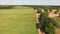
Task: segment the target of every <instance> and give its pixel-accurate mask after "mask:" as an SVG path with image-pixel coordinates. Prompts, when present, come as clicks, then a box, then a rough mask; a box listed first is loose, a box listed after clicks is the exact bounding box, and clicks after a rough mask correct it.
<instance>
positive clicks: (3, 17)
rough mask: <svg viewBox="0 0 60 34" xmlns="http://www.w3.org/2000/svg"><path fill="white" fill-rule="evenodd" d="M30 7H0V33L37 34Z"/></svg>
mask: <svg viewBox="0 0 60 34" xmlns="http://www.w3.org/2000/svg"><path fill="white" fill-rule="evenodd" d="M35 24H36V17H35V12H34V10H33V9H32V8H23V9H1V10H0V34H38V30H37V29H36V25H35Z"/></svg>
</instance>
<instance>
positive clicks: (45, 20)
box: [39, 12, 59, 34]
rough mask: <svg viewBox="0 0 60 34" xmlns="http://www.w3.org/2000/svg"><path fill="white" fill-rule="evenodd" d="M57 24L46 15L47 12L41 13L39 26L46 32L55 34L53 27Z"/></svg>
mask: <svg viewBox="0 0 60 34" xmlns="http://www.w3.org/2000/svg"><path fill="white" fill-rule="evenodd" d="M58 26H59V25H58V23H57V22H56V21H55V20H53V19H52V18H49V17H48V13H46V12H44V13H41V15H40V23H39V28H42V29H43V30H44V32H45V33H46V34H55V27H58Z"/></svg>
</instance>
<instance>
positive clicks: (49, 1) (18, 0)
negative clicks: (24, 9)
mask: <svg viewBox="0 0 60 34" xmlns="http://www.w3.org/2000/svg"><path fill="white" fill-rule="evenodd" d="M0 5H60V0H0Z"/></svg>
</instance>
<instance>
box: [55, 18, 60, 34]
mask: <svg viewBox="0 0 60 34" xmlns="http://www.w3.org/2000/svg"><path fill="white" fill-rule="evenodd" d="M54 19H55V20H56V21H57V22H58V23H59V24H60V18H59V17H55V18H54ZM56 34H60V29H59V28H56Z"/></svg>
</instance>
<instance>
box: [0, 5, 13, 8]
mask: <svg viewBox="0 0 60 34" xmlns="http://www.w3.org/2000/svg"><path fill="white" fill-rule="evenodd" d="M10 8H13V6H12V5H0V9H10Z"/></svg>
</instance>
